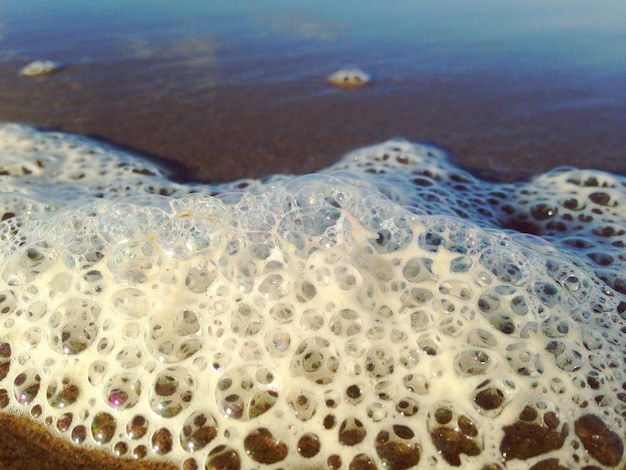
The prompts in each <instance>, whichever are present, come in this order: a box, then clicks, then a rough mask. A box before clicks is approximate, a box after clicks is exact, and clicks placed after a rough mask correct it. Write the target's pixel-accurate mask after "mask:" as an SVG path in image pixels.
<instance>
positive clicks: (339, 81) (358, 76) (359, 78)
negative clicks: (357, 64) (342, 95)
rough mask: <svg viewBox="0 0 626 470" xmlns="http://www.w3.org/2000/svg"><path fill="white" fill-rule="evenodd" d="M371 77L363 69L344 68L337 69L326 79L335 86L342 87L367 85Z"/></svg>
mask: <svg viewBox="0 0 626 470" xmlns="http://www.w3.org/2000/svg"><path fill="white" fill-rule="evenodd" d="M370 80H371V77H370V76H369V75H368V74H367V73H365V72H364V71H363V70H361V69H358V68H344V69H340V70H337V71H336V72H334V73H333V74H332V75H331V76H330V77H328V81H329V82H330V83H332V84H333V85H335V86H338V87H342V88H358V87H362V86H364V85H367V84H368V83H369V82H370Z"/></svg>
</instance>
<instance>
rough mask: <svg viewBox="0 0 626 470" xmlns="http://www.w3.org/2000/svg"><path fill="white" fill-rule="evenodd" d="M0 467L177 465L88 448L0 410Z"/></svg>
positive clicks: (165, 468) (49, 469)
mask: <svg viewBox="0 0 626 470" xmlns="http://www.w3.org/2000/svg"><path fill="white" fill-rule="evenodd" d="M0 468H2V469H5V470H31V469H38V470H82V469H98V470H124V469H129V470H141V469H145V470H175V469H176V468H178V467H176V466H173V465H169V464H165V463H159V462H150V461H133V460H128V459H118V458H115V457H113V456H112V455H111V454H109V453H107V452H103V451H101V450H87V449H84V448H80V447H75V446H72V445H71V444H70V443H69V442H67V441H62V440H59V439H54V438H53V437H52V436H51V435H50V433H49V432H48V431H47V430H46V429H45V428H44V427H43V426H41V425H38V424H35V423H33V422H32V421H30V420H29V419H27V418H21V417H14V416H10V415H7V414H2V413H0Z"/></svg>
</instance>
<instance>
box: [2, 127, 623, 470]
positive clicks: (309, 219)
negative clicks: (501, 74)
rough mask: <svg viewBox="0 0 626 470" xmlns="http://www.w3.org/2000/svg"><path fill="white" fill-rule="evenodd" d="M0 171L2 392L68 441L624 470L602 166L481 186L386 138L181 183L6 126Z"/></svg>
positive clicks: (619, 345)
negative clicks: (291, 163) (295, 162)
mask: <svg viewBox="0 0 626 470" xmlns="http://www.w3.org/2000/svg"><path fill="white" fill-rule="evenodd" d="M0 179H1V180H2V192H1V193H0V241H1V242H2V244H1V247H0V408H1V409H2V411H3V412H7V413H14V414H22V415H27V416H30V417H31V419H33V420H36V421H39V422H41V423H43V424H44V425H45V426H47V427H48V429H49V430H50V432H52V433H53V434H54V435H56V436H58V437H59V438H61V439H66V440H69V441H71V442H73V443H74V445H77V446H84V447H100V448H103V449H106V450H108V451H109V452H111V453H112V454H113V455H116V456H120V457H130V458H135V459H157V460H167V461H171V462H174V463H176V464H178V465H180V467H181V468H202V467H204V468H222V469H235V468H268V469H269V468H296V467H297V468H303V467H306V468H397V469H400V468H411V467H413V466H415V465H426V466H432V467H436V468H446V467H454V466H461V465H463V466H468V467H472V468H502V466H503V465H506V466H507V467H512V468H514V467H515V468H516V467H520V468H522V467H524V468H525V467H529V466H532V465H538V466H541V465H547V464H548V463H551V464H554V465H556V463H555V462H557V463H558V464H560V465H561V466H564V467H574V468H579V467H584V466H595V467H604V468H621V466H623V465H624V459H625V457H624V452H623V440H624V438H623V436H624V416H626V406H625V405H624V390H623V388H624V385H623V383H624V380H626V379H625V377H624V370H623V364H624V359H625V353H624V341H623V334H624V331H626V325H625V321H626V320H625V312H626V297H625V296H626V287H625V285H626V284H625V282H626V281H625V280H624V274H623V273H624V256H623V249H624V241H625V238H626V221H625V218H626V217H625V214H624V209H623V205H622V201H624V200H625V199H626V198H625V192H626V190H625V188H626V180H624V178H623V177H620V176H616V175H611V174H607V173H601V172H597V171H592V170H577V169H571V168H566V169H558V170H554V171H552V172H549V173H546V174H543V175H539V176H537V177H536V178H534V179H533V180H531V181H529V182H525V183H516V184H497V183H486V182H483V181H479V180H477V179H476V178H474V177H472V176H471V175H469V174H467V173H465V172H463V171H462V170H460V169H458V168H456V167H454V166H453V165H452V164H451V163H450V162H449V161H448V160H447V159H446V157H445V155H444V154H443V153H442V152H441V151H440V150H438V149H434V148H432V147H428V146H422V145H417V144H411V143H409V142H405V141H399V140H394V141H389V142H386V143H383V144H380V145H377V146H373V147H368V148H364V149H359V150H356V151H355V152H353V153H351V154H348V155H347V156H345V157H344V158H343V159H342V160H341V161H340V162H338V163H337V164H336V165H334V166H333V167H331V168H329V169H327V170H324V171H323V172H320V173H317V174H314V175H308V176H302V177H291V176H287V175H274V176H272V177H271V178H268V179H267V180H264V181H249V180H247V181H246V182H245V185H243V184H241V182H233V183H228V184H221V185H201V184H189V185H182V184H177V183H173V182H171V181H169V180H168V179H167V178H166V176H165V175H164V173H163V171H162V170H161V169H159V168H158V167H156V166H154V165H153V164H151V163H149V162H146V161H144V160H141V159H138V158H135V157H133V156H131V155H127V154H125V153H122V152H120V151H116V150H112V149H110V148H108V147H106V146H102V145H99V144H96V143H94V142H91V141H89V140H87V139H82V138H80V137H75V136H68V135H64V134H56V133H42V132H38V131H36V130H34V129H31V128H28V127H25V126H19V125H11V124H6V125H2V126H0ZM242 187H244V189H242ZM216 194H217V196H215V195H216ZM595 436H601V441H602V442H601V443H599V441H598V440H597V439H596V437H595ZM546 462H548V463H546Z"/></svg>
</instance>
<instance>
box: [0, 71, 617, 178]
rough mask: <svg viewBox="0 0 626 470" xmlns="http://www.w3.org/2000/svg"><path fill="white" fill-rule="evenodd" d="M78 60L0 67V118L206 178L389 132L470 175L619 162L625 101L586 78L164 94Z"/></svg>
mask: <svg viewBox="0 0 626 470" xmlns="http://www.w3.org/2000/svg"><path fill="white" fill-rule="evenodd" d="M81 67H82V68H85V67H86V68H89V67H92V68H93V70H80V71H77V70H72V67H68V69H66V70H64V71H61V72H60V73H58V74H56V75H53V76H50V77H41V78H35V79H24V78H20V77H18V76H17V70H18V69H13V68H11V67H3V68H0V83H3V84H6V86H3V87H2V88H0V121H9V122H21V123H26V124H32V125H35V126H37V127H40V128H43V129H52V130H59V131H64V132H71V133H77V134H82V135H87V136H92V137H96V138H99V139H103V140H105V141H108V142H110V143H114V144H117V145H119V146H122V147H124V148H125V149H127V150H131V151H135V152H137V153H141V154H146V155H151V156H156V157H160V158H162V159H165V160H168V161H171V162H177V163H180V164H182V165H184V167H185V168H186V169H187V172H186V175H187V177H190V178H192V179H195V180H200V181H209V182H224V181H232V180H234V179H238V178H260V177H263V176H265V175H268V174H272V173H298V174H302V173H310V172H314V171H317V170H320V169H322V168H325V167H327V166H329V165H330V164H332V163H334V162H335V161H336V160H338V159H339V157H341V156H342V155H343V154H345V153H346V152H348V151H350V150H353V149H355V148H357V147H362V146H365V145H370V144H374V143H379V142H382V141H385V140H387V139H390V138H394V137H402V138H405V139H408V140H411V141H414V142H426V143H433V144H435V145H438V146H440V147H443V148H445V149H447V150H449V152H450V153H451V155H452V156H453V158H455V159H456V161H457V162H458V163H459V165H460V166H461V167H463V168H465V169H468V170H470V171H472V172H473V173H474V174H475V175H477V176H481V177H485V178H492V179H498V180H503V181H514V180H519V179H523V178H528V177H530V176H532V175H533V174H537V173H542V172H545V171H548V170H550V169H552V168H554V167H558V166H564V165H567V166H575V167H579V168H594V169H599V170H606V171H612V172H617V173H621V174H623V173H626V160H625V159H624V158H623V149H624V146H625V145H624V144H625V143H626V132H625V130H626V117H625V114H626V113H624V107H623V105H622V104H621V103H620V102H619V100H616V103H597V104H594V103H591V104H590V103H582V104H581V103H579V102H581V101H582V102H584V99H585V94H586V91H585V90H576V89H574V90H572V89H559V88H558V87H555V89H553V90H549V91H546V90H543V89H533V87H532V85H528V84H525V83H523V79H521V78H517V79H516V78H515V77H513V76H511V75H509V74H506V73H504V72H503V73H502V74H499V73H498V72H497V71H496V72H493V71H492V72H491V73H489V74H487V73H485V74H483V75H475V76H458V77H448V78H446V79H443V78H436V77H431V78H428V79H412V80H405V81H394V79H393V76H386V77H385V76H383V77H378V78H376V80H375V81H374V82H373V84H372V85H371V86H367V87H364V88H362V89H357V90H338V89H334V88H333V87H332V86H330V85H329V84H328V83H327V82H326V77H324V76H312V77H309V78H307V79H306V80H304V81H299V82H290V83H286V84H285V83H264V84H258V85H245V84H240V85H232V86H229V85H228V84H222V85H220V86H216V87H214V88H208V89H206V90H204V91H197V90H196V92H195V93H191V94H186V93H185V92H184V91H182V90H174V92H173V96H171V97H170V96H168V95H167V91H164V90H162V89H159V88H158V86H157V85H156V84H150V83H148V84H147V85H146V89H141V88H138V86H137V83H135V78H136V77H133V74H132V73H131V71H125V70H124V69H123V68H122V69H121V70H117V71H115V72H112V71H108V72H107V71H104V72H101V71H98V70H97V67H96V66H93V65H91V66H88V65H82V66H76V68H81ZM126 72H128V74H126ZM76 75H80V76H81V77H82V78H81V81H76V80H75V79H74V78H73V77H74V76H76ZM102 75H103V76H102ZM128 75H130V76H128ZM610 80H612V79H611V78H610V77H609V78H607V81H610ZM107 83H114V84H115V85H114V86H107ZM595 86H602V84H601V83H596V84H595Z"/></svg>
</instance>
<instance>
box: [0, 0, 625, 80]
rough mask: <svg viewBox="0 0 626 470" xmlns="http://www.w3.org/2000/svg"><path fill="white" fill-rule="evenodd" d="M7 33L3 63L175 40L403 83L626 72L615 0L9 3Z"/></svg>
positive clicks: (99, 56)
mask: <svg viewBox="0 0 626 470" xmlns="http://www.w3.org/2000/svg"><path fill="white" fill-rule="evenodd" d="M0 28H1V29H0V31H1V34H2V40H1V42H0V44H1V45H2V50H3V54H2V56H3V57H4V59H5V60H7V58H8V57H11V58H24V59H27V58H37V57H40V56H47V57H50V58H51V59H54V60H65V61H73V60H91V61H99V62H115V61H119V60H128V59H137V58H141V57H142V54H144V55H147V54H149V53H153V49H154V48H156V49H159V48H166V47H168V45H169V46H171V45H172V44H175V43H179V44H183V45H184V44H187V49H186V50H185V48H184V47H182V48H180V49H179V50H178V53H179V54H180V55H181V56H182V55H185V54H194V45H196V46H197V43H198V42H201V41H204V42H212V43H214V44H215V45H216V46H217V47H218V48H219V50H220V51H221V53H220V54H219V56H220V60H221V61H224V62H231V61H244V60H248V59H249V58H257V59H268V58H272V57H277V58H281V59H285V58H290V57H292V56H293V57H296V58H302V57H303V56H314V58H315V59H318V60H317V62H319V59H324V60H325V61H326V60H329V61H331V62H334V63H335V64H334V65H341V64H342V63H344V62H350V61H355V62H357V63H358V65H361V66H366V67H370V68H372V69H374V70H375V71H378V72H379V73H383V72H382V70H383V69H384V70H386V69H387V68H392V69H393V70H394V73H395V74H396V75H397V76H404V75H408V74H422V73H433V72H438V73H445V72H465V71H470V70H480V69H483V68H493V67H505V68H510V69H516V70H519V71H520V72H524V73H529V72H532V71H537V70H543V71H545V70H546V69H553V70H559V71H569V72H570V73H571V74H572V75H578V74H580V73H581V72H584V73H586V74H588V76H594V75H595V74H614V73H618V74H619V73H622V74H623V73H624V64H626V2H623V1H619V0H604V1H599V2H588V1H550V2H545V1H527V2H501V1H495V0H481V1H477V2H457V1H450V0H448V1H408V0H407V1H397V2H394V3H393V5H392V6H391V5H390V4H388V3H386V2H379V1H365V2H361V1H359V2H357V1H345V2H331V1H317V2H311V3H310V4H298V5H297V6H296V5H294V2H288V1H279V0H273V1H265V2H222V1H200V0H187V1H183V2H176V3H173V2H170V1H162V0H156V1H136V0H135V1H122V0H107V1H93V2H84V1H82V0H61V1H55V2H50V1H45V0H20V1H14V2H4V5H2V9H1V10H0ZM196 52H197V47H196ZM313 62H316V60H313ZM283 73H284V74H285V75H286V76H289V75H293V74H294V73H295V71H294V70H289V67H286V69H285V70H284V71H283ZM258 78H259V77H258V76H255V79H258ZM274 78H276V77H274ZM572 78H573V77H572Z"/></svg>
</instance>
